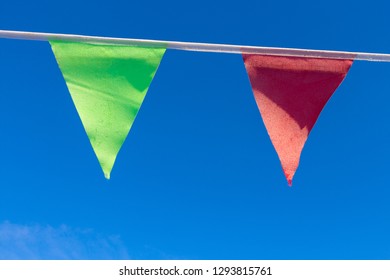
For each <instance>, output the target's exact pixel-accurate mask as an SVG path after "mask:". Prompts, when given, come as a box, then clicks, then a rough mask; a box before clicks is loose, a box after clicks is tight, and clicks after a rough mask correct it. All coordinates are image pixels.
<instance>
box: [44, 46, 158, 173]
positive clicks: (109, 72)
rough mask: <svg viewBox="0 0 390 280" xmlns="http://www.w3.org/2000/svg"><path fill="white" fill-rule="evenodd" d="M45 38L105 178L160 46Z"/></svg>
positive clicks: (141, 97)
mask: <svg viewBox="0 0 390 280" xmlns="http://www.w3.org/2000/svg"><path fill="white" fill-rule="evenodd" d="M50 44H51V47H52V50H53V53H54V55H55V57H56V59H57V63H58V65H59V67H60V69H61V72H62V74H63V76H64V79H65V81H66V84H67V86H68V89H69V92H70V94H71V96H72V99H73V102H74V104H75V106H76V109H77V112H78V113H79V116H80V118H81V121H82V123H83V125H84V128H85V130H86V132H87V135H88V137H89V140H90V141H91V144H92V147H93V149H94V151H95V154H96V156H97V158H98V160H99V163H100V166H101V167H102V169H103V172H104V176H105V177H106V178H107V179H109V178H110V173H111V169H112V167H113V165H114V162H115V159H116V156H117V154H118V152H119V150H120V148H121V146H122V144H123V142H124V141H125V139H126V136H127V134H128V133H129V131H130V128H131V126H132V124H133V122H134V119H135V117H136V115H137V113H138V110H139V109H140V106H141V104H142V101H143V100H144V97H145V95H146V92H147V90H148V88H149V85H150V83H151V82H152V79H153V77H154V74H155V73H156V71H157V68H158V66H159V64H160V61H161V59H162V57H163V55H164V52H165V49H163V48H141V47H131V46H121V45H103V44H89V43H76V42H64V41H50Z"/></svg>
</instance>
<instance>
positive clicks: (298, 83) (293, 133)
mask: <svg viewBox="0 0 390 280" xmlns="http://www.w3.org/2000/svg"><path fill="white" fill-rule="evenodd" d="M242 56H243V59H244V63H245V68H246V71H247V72H248V76H249V79H250V82H251V85H252V89H253V93H254V96H255V99H256V103H257V106H258V107H259V110H260V114H261V116H262V118H263V121H264V124H265V127H266V128H267V131H268V134H269V136H270V138H271V141H272V144H273V145H274V147H275V150H276V152H277V153H278V156H279V159H280V161H281V164H282V168H283V171H284V174H285V176H286V179H287V181H288V184H289V185H290V186H291V184H292V179H293V176H294V174H295V171H296V169H297V168H298V164H299V158H300V156H301V151H302V148H303V146H304V144H305V142H306V139H307V137H308V136H309V133H310V131H311V129H312V128H313V126H314V124H315V122H316V121H317V118H318V116H319V114H320V113H321V110H322V109H323V107H324V106H325V104H326V102H327V101H328V100H329V98H330V97H331V96H332V94H333V92H334V91H335V90H336V89H337V87H338V86H339V85H340V83H341V82H342V81H343V79H344V78H345V76H346V74H347V72H348V70H349V68H350V67H351V65H352V62H353V61H352V60H338V59H322V58H299V57H282V56H266V55H254V54H243V55H242Z"/></svg>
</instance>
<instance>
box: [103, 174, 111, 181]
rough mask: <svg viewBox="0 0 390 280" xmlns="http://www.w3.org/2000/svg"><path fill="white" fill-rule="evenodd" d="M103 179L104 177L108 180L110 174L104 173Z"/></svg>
mask: <svg viewBox="0 0 390 280" xmlns="http://www.w3.org/2000/svg"><path fill="white" fill-rule="evenodd" d="M104 177H105V178H106V179H107V180H110V173H106V172H104Z"/></svg>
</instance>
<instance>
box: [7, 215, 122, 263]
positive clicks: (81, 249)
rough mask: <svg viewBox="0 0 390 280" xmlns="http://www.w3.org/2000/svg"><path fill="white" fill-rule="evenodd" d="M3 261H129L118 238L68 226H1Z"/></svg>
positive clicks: (11, 224) (10, 224) (9, 224)
mask: <svg viewBox="0 0 390 280" xmlns="http://www.w3.org/2000/svg"><path fill="white" fill-rule="evenodd" d="M0 259H3V260H4V259H24V260H28V259H37V260H39V259H57V260H63V259H129V255H128V252H127V249H126V247H125V246H124V244H123V243H122V241H121V239H120V237H119V236H114V235H113V236H103V235H101V234H99V233H96V232H95V231H93V230H91V229H78V228H71V227H69V226H66V225H61V226H59V227H52V226H49V225H39V224H33V225H20V224H13V223H10V222H7V221H6V222H2V223H0Z"/></svg>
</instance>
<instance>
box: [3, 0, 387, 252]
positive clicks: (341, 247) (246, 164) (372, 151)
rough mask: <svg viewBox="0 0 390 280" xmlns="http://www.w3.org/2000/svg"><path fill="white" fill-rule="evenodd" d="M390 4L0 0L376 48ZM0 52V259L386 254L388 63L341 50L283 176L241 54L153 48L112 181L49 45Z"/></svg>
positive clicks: (49, 20)
mask: <svg viewBox="0 0 390 280" xmlns="http://www.w3.org/2000/svg"><path fill="white" fill-rule="evenodd" d="M388 8H389V4H388V3H387V2H386V1H371V2H370V5H358V4H356V2H352V1H344V2H340V1H333V0H330V1H315V2H313V1H292V2H287V1H240V2H238V3H237V2H229V1H213V2H212V3H210V1H205V0H198V1H193V2H188V1H152V2H149V1H147V2H143V1H109V2H107V1H83V2H82V3H80V1H75V0H69V1H61V2H57V1H39V0H37V1H32V2H28V1H24V2H23V1H2V2H0V11H1V15H0V28H1V29H9V30H24V31H42V32H56V33H74V34H85V35H99V36H112V37H130V38H144V39H163V40H180V41H198V42H211V43H230V44H247V45H258V46H274V47H298V48H313V49H331V50H348V51H365V52H383V53H390V47H389V42H388V39H387V38H386V36H384V34H387V33H388V26H389V21H390V18H389V17H388V13H387V10H388ZM0 61H1V64H0V74H1V82H0V129H1V131H2V137H1V138H0V149H1V155H2V163H1V168H0V177H1V183H0V185H1V187H0V259H9V258H17V259H31V258H33V259H126V258H130V259H389V258H390V241H389V238H388V237H389V235H390V204H389V203H388V199H389V198H390V189H389V188H388V185H389V184H388V164H389V163H388V162H389V161H388V158H389V156H390V148H389V145H388V143H389V141H390V125H389V124H388V111H389V108H388V103H389V101H390V99H389V98H390V95H389V92H390V82H389V79H388V77H389V76H390V64H386V63H373V62H360V61H357V62H355V63H354V65H353V66H352V68H351V70H350V72H349V74H348V76H347V78H346V79H345V81H344V82H343V83H342V85H341V86H340V87H339V89H338V90H337V91H336V93H335V94H334V96H333V97H332V99H331V100H330V101H329V102H328V104H327V106H326V107H325V109H324V111H323V112H322V114H321V116H320V118H319V119H318V121H317V125H316V126H315V127H314V129H313V130H312V132H311V135H310V137H309V139H308V141H307V143H306V146H305V148H304V150H303V153H302V157H301V164H300V167H299V168H298V171H297V173H296V175H295V177H294V185H293V187H292V188H289V187H288V186H287V183H286V181H285V178H284V176H283V172H282V170H281V167H280V163H279V160H278V158H277V155H276V153H275V151H274V149H273V147H272V145H271V143H270V140H269V138H268V135H267V133H266V130H265V128H264V125H263V123H262V120H261V117H260V114H259V112H258V109H257V107H256V104H255V101H254V98H253V95H252V91H251V88H250V84H249V80H248V77H247V75H246V72H245V68H244V65H243V63H242V58H241V57H240V55H232V54H211V53H196V52H183V51H174V50H168V51H167V53H166V54H165V56H164V58H163V60H162V62H161V64H160V67H159V70H158V72H157V74H156V76H155V79H154V81H153V83H152V85H151V87H150V89H149V92H148V95H147V96H146V99H145V101H144V103H143V105H142V107H141V110H140V112H139V114H138V116H137V119H136V121H135V124H134V125H133V127H132V130H131V132H130V134H129V136H128V138H127V140H126V142H125V144H124V146H123V147H122V150H121V152H120V154H119V156H118V158H117V161H116V164H115V166H114V169H113V172H112V174H111V179H110V180H109V181H107V180H106V179H105V178H104V176H103V174H102V172H101V169H100V166H99V164H98V161H97V159H96V157H95V155H94V153H93V150H92V148H91V147H90V144H89V141H88V138H87V136H86V134H85V132H84V130H83V127H82V124H81V122H80V120H79V117H78V115H77V113H76V110H75V108H74V106H73V104H72V101H71V98H70V96H69V94H68V91H67V88H66V85H65V82H64V81H63V79H62V75H61V73H60V71H59V69H58V67H57V64H56V61H55V59H54V56H53V54H52V53H51V49H50V46H49V44H48V43H46V42H33V41H17V40H5V39H1V40H0ZM72 246H73V247H72Z"/></svg>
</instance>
